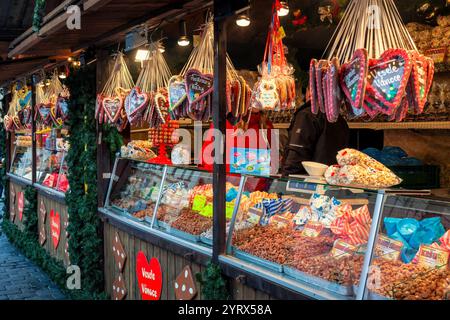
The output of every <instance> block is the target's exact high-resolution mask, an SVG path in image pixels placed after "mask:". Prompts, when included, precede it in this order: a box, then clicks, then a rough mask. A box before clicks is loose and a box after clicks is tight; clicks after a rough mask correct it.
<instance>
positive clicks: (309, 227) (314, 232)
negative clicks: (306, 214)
mask: <svg viewBox="0 0 450 320" xmlns="http://www.w3.org/2000/svg"><path fill="white" fill-rule="evenodd" d="M322 230H323V224H321V223H320V222H315V221H309V222H308V223H307V224H306V225H305V228H304V229H303V231H302V236H305V237H311V238H316V237H318V236H319V235H320V233H321V232H322Z"/></svg>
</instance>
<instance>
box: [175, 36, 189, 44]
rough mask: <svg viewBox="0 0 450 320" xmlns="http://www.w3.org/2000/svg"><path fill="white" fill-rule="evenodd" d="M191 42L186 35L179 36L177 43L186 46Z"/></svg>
mask: <svg viewBox="0 0 450 320" xmlns="http://www.w3.org/2000/svg"><path fill="white" fill-rule="evenodd" d="M190 43H191V41H189V38H188V37H187V36H181V37H180V39H178V45H179V46H180V47H186V46H188V45H189V44H190Z"/></svg>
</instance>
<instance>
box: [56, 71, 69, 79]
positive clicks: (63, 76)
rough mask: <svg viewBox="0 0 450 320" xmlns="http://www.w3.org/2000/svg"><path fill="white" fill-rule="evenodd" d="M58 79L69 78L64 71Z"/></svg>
mask: <svg viewBox="0 0 450 320" xmlns="http://www.w3.org/2000/svg"><path fill="white" fill-rule="evenodd" d="M58 77H59V78H60V79H65V78H67V76H66V73H65V72H62V71H61V72H60V73H59V75H58Z"/></svg>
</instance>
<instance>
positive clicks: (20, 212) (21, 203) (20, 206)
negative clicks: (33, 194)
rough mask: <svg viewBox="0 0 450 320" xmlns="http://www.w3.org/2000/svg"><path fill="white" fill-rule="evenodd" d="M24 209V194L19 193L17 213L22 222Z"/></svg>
mask: <svg viewBox="0 0 450 320" xmlns="http://www.w3.org/2000/svg"><path fill="white" fill-rule="evenodd" d="M23 207H24V198H23V192H17V213H18V215H19V221H22V219H23Z"/></svg>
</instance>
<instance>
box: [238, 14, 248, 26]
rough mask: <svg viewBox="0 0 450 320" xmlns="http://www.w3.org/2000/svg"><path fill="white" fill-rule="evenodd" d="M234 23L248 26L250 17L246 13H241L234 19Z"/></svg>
mask: <svg viewBox="0 0 450 320" xmlns="http://www.w3.org/2000/svg"><path fill="white" fill-rule="evenodd" d="M236 24H237V25H238V26H239V27H248V26H249V25H250V18H249V17H248V16H247V15H246V14H241V15H240V16H239V17H238V18H237V19H236Z"/></svg>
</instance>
